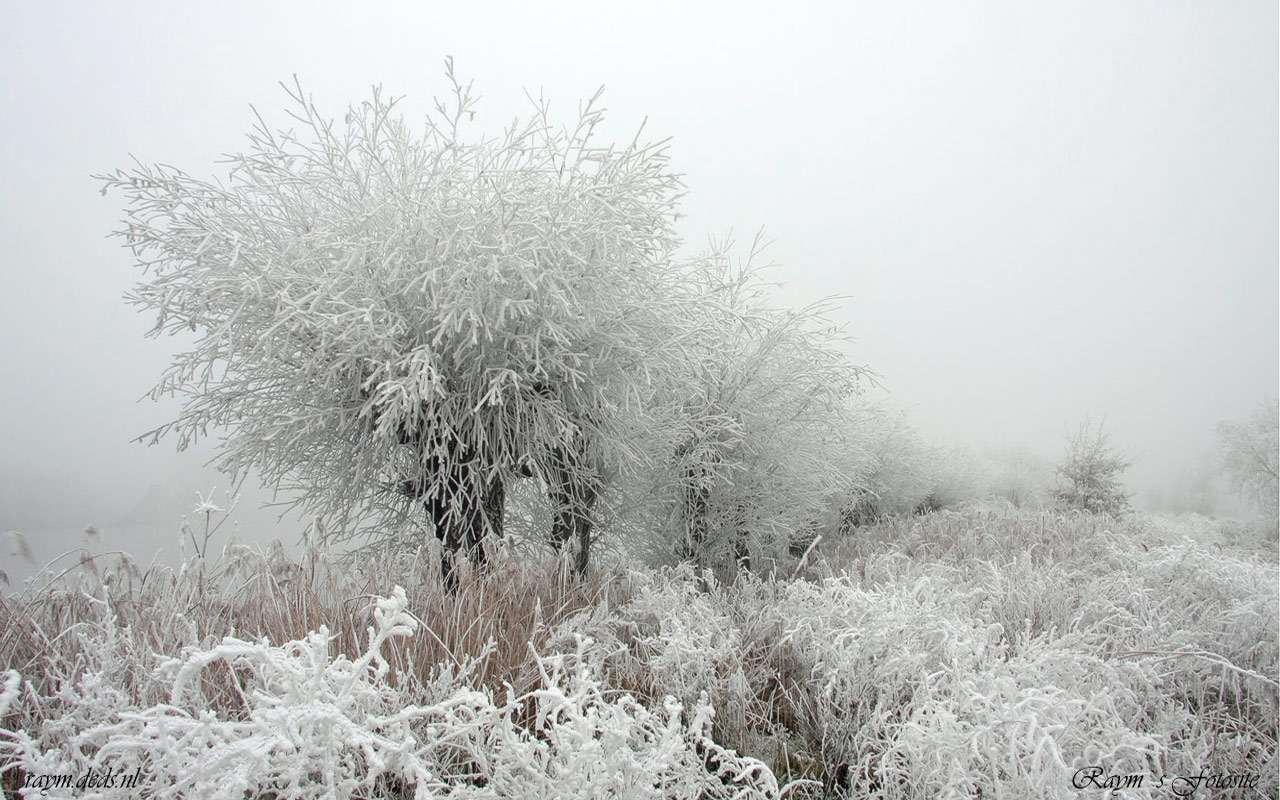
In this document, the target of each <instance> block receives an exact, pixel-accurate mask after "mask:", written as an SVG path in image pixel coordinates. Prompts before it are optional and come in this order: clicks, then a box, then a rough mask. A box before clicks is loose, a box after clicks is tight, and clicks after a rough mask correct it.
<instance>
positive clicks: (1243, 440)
mask: <svg viewBox="0 0 1280 800" xmlns="http://www.w3.org/2000/svg"><path fill="white" fill-rule="evenodd" d="M1214 430H1215V432H1216V433H1217V435H1218V456H1219V458H1220V459H1221V462H1222V467H1223V471H1224V472H1225V473H1226V476H1227V480H1228V481H1230V483H1231V487H1232V488H1233V489H1234V490H1235V491H1236V492H1237V493H1238V494H1240V495H1241V496H1242V497H1244V498H1245V499H1246V500H1248V501H1249V502H1250V503H1252V504H1253V505H1254V506H1255V507H1256V508H1257V509H1258V510H1259V511H1261V512H1262V513H1263V514H1266V515H1267V516H1268V517H1270V518H1271V519H1275V518H1276V517H1277V515H1280V477H1277V476H1280V466H1277V465H1278V464H1280V402H1278V401H1276V400H1274V399H1272V400H1267V401H1264V402H1263V403H1261V404H1259V406H1258V407H1257V408H1256V409H1254V412H1253V413H1252V414H1251V415H1250V416H1249V418H1248V419H1247V420H1245V421H1243V422H1231V421H1227V420H1224V421H1222V422H1219V423H1218V424H1217V426H1216V427H1215V429H1214Z"/></svg>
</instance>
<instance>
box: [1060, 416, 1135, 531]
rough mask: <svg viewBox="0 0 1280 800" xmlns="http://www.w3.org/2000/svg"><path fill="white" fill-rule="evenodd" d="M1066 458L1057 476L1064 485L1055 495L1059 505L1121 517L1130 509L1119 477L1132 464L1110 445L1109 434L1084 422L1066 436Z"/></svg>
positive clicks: (1127, 496) (1100, 426)
mask: <svg viewBox="0 0 1280 800" xmlns="http://www.w3.org/2000/svg"><path fill="white" fill-rule="evenodd" d="M1067 441H1068V446H1067V454H1066V458H1065V459H1064V460H1063V462H1062V463H1061V464H1059V466H1058V469H1057V473H1058V475H1059V476H1060V477H1061V478H1062V479H1063V481H1064V483H1063V485H1062V486H1060V487H1059V488H1058V489H1057V490H1056V491H1055V492H1054V497H1055V499H1056V500H1057V502H1058V504H1059V505H1060V506H1062V507H1065V508H1070V509H1076V510H1080V511H1088V512H1090V513H1093V514H1111V515H1112V516H1120V515H1122V514H1124V513H1125V512H1126V511H1128V510H1129V495H1128V494H1127V493H1126V492H1125V491H1124V488H1123V486H1122V484H1121V483H1120V476H1121V475H1122V474H1123V473H1124V471H1125V470H1126V469H1128V468H1129V467H1130V465H1131V463H1130V462H1129V461H1128V460H1127V459H1125V458H1124V457H1123V456H1121V455H1120V454H1118V453H1117V452H1116V451H1115V450H1114V449H1113V448H1112V446H1111V444H1110V434H1108V433H1106V432H1105V431H1104V430H1103V426H1102V424H1101V423H1099V425H1098V427H1097V428H1096V429H1095V428H1094V426H1093V423H1092V421H1090V420H1088V419H1086V420H1085V421H1084V422H1082V423H1081V424H1080V427H1079V428H1078V429H1077V430H1076V432H1075V433H1074V434H1068V436H1067Z"/></svg>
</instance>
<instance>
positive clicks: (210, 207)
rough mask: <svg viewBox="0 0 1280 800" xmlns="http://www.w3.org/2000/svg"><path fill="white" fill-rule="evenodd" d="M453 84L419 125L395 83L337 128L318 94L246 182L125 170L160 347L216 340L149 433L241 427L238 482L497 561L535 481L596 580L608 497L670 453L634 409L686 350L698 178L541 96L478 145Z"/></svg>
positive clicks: (468, 111)
mask: <svg viewBox="0 0 1280 800" xmlns="http://www.w3.org/2000/svg"><path fill="white" fill-rule="evenodd" d="M448 77H449V80H450V81H451V83H452V87H453V92H452V97H451V98H450V99H449V100H448V101H447V102H444V101H437V102H436V107H435V112H434V113H433V114H431V115H428V117H427V120H426V128H425V132H424V133H422V134H415V133H414V132H413V131H412V130H411V129H410V127H409V126H408V125H406V123H405V122H404V121H403V119H402V118H401V117H400V116H399V115H398V113H397V112H396V111H395V105H396V103H395V101H390V100H387V99H386V98H384V96H383V95H382V94H381V92H379V91H377V90H375V91H374V93H373V97H372V99H371V100H370V101H366V102H364V103H362V104H360V105H358V106H353V107H351V108H350V109H349V110H348V111H347V113H346V116H345V119H344V121H343V122H342V123H341V124H338V123H336V122H334V121H331V120H327V119H325V118H323V117H322V116H321V115H320V114H319V112H318V111H317V110H316V108H315V106H314V105H313V104H312V102H311V101H310V100H309V99H307V98H306V97H305V96H304V95H303V92H302V90H301V88H300V87H297V86H296V85H295V87H294V88H293V89H288V87H286V89H287V90H288V91H289V93H290V95H291V97H292V100H293V102H294V110H293V111H292V112H291V116H292V117H293V118H294V119H295V120H296V122H297V123H299V125H300V126H301V132H300V133H297V134H295V133H293V132H274V133H273V132H272V131H271V130H270V129H269V128H268V127H267V125H266V123H265V122H263V121H262V120H261V118H259V122H258V125H257V126H256V127H255V129H254V131H253V132H252V133H251V134H250V136H249V143H250V147H249V151H248V152H247V153H241V154H237V155H233V156H229V157H228V159H227V163H228V164H229V170H228V172H227V174H226V177H225V181H213V182H210V181H203V180H197V179H195V178H192V177H190V176H188V175H186V174H184V173H183V172H181V171H179V170H177V169H174V168H171V167H167V166H142V165H140V166H138V167H136V168H134V169H132V170H129V171H117V172H115V173H113V174H111V175H109V176H104V177H102V180H103V181H104V187H103V192H104V193H105V192H106V191H107V190H108V189H118V190H121V191H123V192H124V193H125V195H126V197H127V198H128V201H129V202H128V206H127V214H128V217H127V225H126V227H125V228H124V230H123V231H121V232H120V234H119V235H121V236H123V237H124V238H125V240H126V242H127V244H128V246H129V247H131V248H132V250H133V252H134V254H135V255H136V258H137V261H138V264H139V265H140V266H141V267H142V268H143V270H144V275H145V276H146V279H145V280H144V281H142V282H141V283H140V284H139V285H138V286H137V288H136V290H135V292H134V293H133V294H132V295H131V299H132V300H133V302H134V303H135V304H137V305H139V306H141V307H142V308H144V309H149V310H152V311H155V312H156V313H157V318H156V324H155V328H154V329H153V331H152V335H159V334H161V333H171V334H175V333H181V332H187V331H194V332H195V333H196V334H197V336H198V338H197V339H196V341H195V343H194V344H193V345H192V346H191V347H190V348H189V349H187V350H186V351H185V352H182V353H180V354H178V355H177V356H175V358H174V361H173V363H172V366H170V367H169V369H168V370H167V371H166V372H165V373H164V374H163V376H162V377H161V379H160V381H159V382H158V384H157V385H156V386H155V388H154V390H153V392H152V395H153V396H156V397H158V396H160V395H166V394H179V395H182V396H183V397H184V399H185V403H184V405H183V407H182V411H181V413H180V415H179V417H178V418H177V419H176V420H175V421H173V422H171V423H169V424H166V425H164V426H162V427H160V428H158V429H157V430H155V431H152V432H151V433H150V434H148V435H147V436H146V437H144V438H147V439H150V440H151V441H152V442H154V441H158V440H159V439H160V438H161V437H164V436H166V435H168V434H173V435H175V436H176V437H177V444H178V448H179V449H184V448H186V447H187V446H188V445H190V444H191V443H193V442H194V441H196V440H197V439H198V438H201V437H204V436H207V435H209V432H210V431H211V430H216V429H225V430H226V431H227V432H228V433H227V435H226V436H225V438H224V439H223V441H222V443H221V448H220V450H219V455H218V457H217V461H216V463H217V465H218V466H219V467H220V468H222V469H223V470H225V471H227V472H229V473H231V474H233V475H239V474H243V473H244V472H245V471H246V470H249V469H254V470H256V471H257V472H258V473H259V475H260V476H262V477H263V478H264V479H265V480H266V481H267V482H268V483H269V484H272V485H274V486H275V487H277V488H278V489H291V490H296V491H297V492H298V494H297V497H298V500H297V503H298V504H300V505H301V506H303V507H304V508H305V509H307V510H308V511H309V512H311V513H314V514H321V515H324V516H325V517H326V522H327V525H326V528H327V530H328V531H329V536H330V538H331V539H334V540H343V539H349V538H351V537H361V538H362V539H364V540H365V541H368V539H369V537H371V536H375V535H390V536H391V537H392V538H393V540H394V541H402V540H403V539H402V537H401V534H400V533H399V532H402V531H404V530H406V529H409V528H411V527H412V524H411V523H412V520H413V518H414V517H415V516H416V517H417V518H418V519H420V520H421V519H423V518H425V522H426V524H427V525H428V526H429V528H430V529H431V530H434V532H435V534H436V535H437V536H438V537H439V538H440V539H441V540H442V541H443V542H444V544H445V546H446V549H447V551H452V552H466V553H476V554H478V555H480V556H482V555H483V549H482V548H481V547H480V545H481V541H482V539H483V538H484V537H485V536H486V535H491V534H492V535H501V533H502V529H503V509H504V505H505V499H506V496H507V493H508V486H509V484H510V482H511V481H512V480H514V479H516V478H518V477H520V476H531V477H535V478H537V479H538V480H540V481H541V482H542V483H543V484H544V485H545V492H546V495H547V496H548V497H549V499H550V500H551V501H552V507H553V519H552V521H551V525H550V536H551V539H552V540H553V542H554V543H555V544H557V545H558V546H562V547H567V546H569V545H570V544H572V545H573V548H574V550H575V556H574V561H575V564H576V565H577V567H578V569H579V570H580V571H582V570H585V568H586V565H587V558H588V555H587V554H588V547H589V544H590V541H591V527H592V522H593V518H594V514H595V506H596V503H597V500H598V498H599V496H600V494H601V492H602V490H603V488H604V486H605V484H606V483H607V482H608V481H609V479H610V478H611V477H612V476H615V475H618V474H620V473H624V472H626V471H627V470H628V469H631V468H634V467H635V465H636V464H638V463H639V462H641V461H643V460H644V459H646V458H647V457H648V450H647V449H646V448H647V446H648V445H647V443H646V442H645V441H644V438H643V437H641V436H637V435H636V431H639V430H644V429H645V426H644V425H643V424H641V423H639V422H637V419H636V417H637V416H638V415H643V414H645V413H647V410H648V409H650V408H652V407H653V405H654V404H653V403H652V402H651V400H650V398H651V396H652V395H653V394H654V393H655V392H659V391H661V390H662V387H663V386H664V385H665V384H664V380H668V379H667V378H666V377H664V376H669V375H672V374H674V372H675V371H676V370H675V368H674V367H672V366H669V365H668V362H669V361H671V359H672V358H673V355H672V354H673V353H674V352H675V351H674V350H673V349H672V348H671V347H670V346H669V343H670V342H671V341H672V340H676V339H683V338H686V337H687V336H688V335H689V333H688V330H687V328H688V324H687V323H686V322H684V321H683V320H684V319H685V318H687V317H689V316H690V315H689V314H688V313H687V312H686V311H682V310H681V308H680V304H679V301H680V297H681V295H680V294H679V293H678V292H673V291H672V290H671V287H673V286H677V285H679V284H680V283H681V281H682V277H681V275H682V272H681V267H680V266H679V265H678V264H677V263H676V262H675V261H674V260H673V258H672V253H673V252H674V251H675V249H676V248H677V246H678V244H679V242H678V238H677V237H676V235H675V233H674V231H673V224H674V219H675V216H676V213H675V212H676V199H677V197H678V194H679V192H680V190H681V184H680V181H679V179H678V178H677V176H675V175H674V174H673V173H671V172H670V171H669V169H668V162H667V158H666V155H665V149H664V144H663V143H659V144H641V143H639V141H638V140H637V141H633V142H632V143H631V144H629V145H628V146H625V147H621V148H615V147H612V146H600V145H597V144H595V142H594V139H593V131H594V129H595V128H596V126H597V125H598V124H599V123H600V122H601V120H602V112H601V111H600V110H599V109H597V108H596V105H595V102H596V98H593V99H592V101H590V102H588V103H586V104H585V106H583V107H581V109H580V113H579V119H578V120H577V122H576V124H575V125H574V126H573V127H571V128H565V129H562V128H557V127H555V126H553V125H552V123H551V121H550V119H549V116H548V108H547V105H546V103H538V104H537V105H536V106H535V110H534V113H533V115H532V117H531V118H530V119H529V120H528V121H527V122H526V123H520V122H516V123H513V124H512V125H511V127H510V128H508V129H507V130H506V131H505V133H504V134H503V135H502V136H501V137H499V138H497V139H484V138H475V139H473V140H468V139H467V138H466V137H465V136H464V134H463V131H464V129H465V128H466V123H467V122H469V121H470V120H471V119H472V118H473V117H474V113H475V101H474V98H473V96H472V94H471V90H470V86H469V85H468V86H463V85H462V84H461V83H459V82H458V81H457V80H455V79H454V76H453V71H452V64H451V63H450V64H449V65H448ZM598 96H599V95H598V94H597V98H598ZM387 532H390V533H389V534H388V533H387ZM397 537H401V538H397ZM444 568H445V576H446V581H448V582H450V583H452V582H453V580H454V577H453V575H452V572H451V570H450V561H449V558H448V557H446V560H445V564H444Z"/></svg>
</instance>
